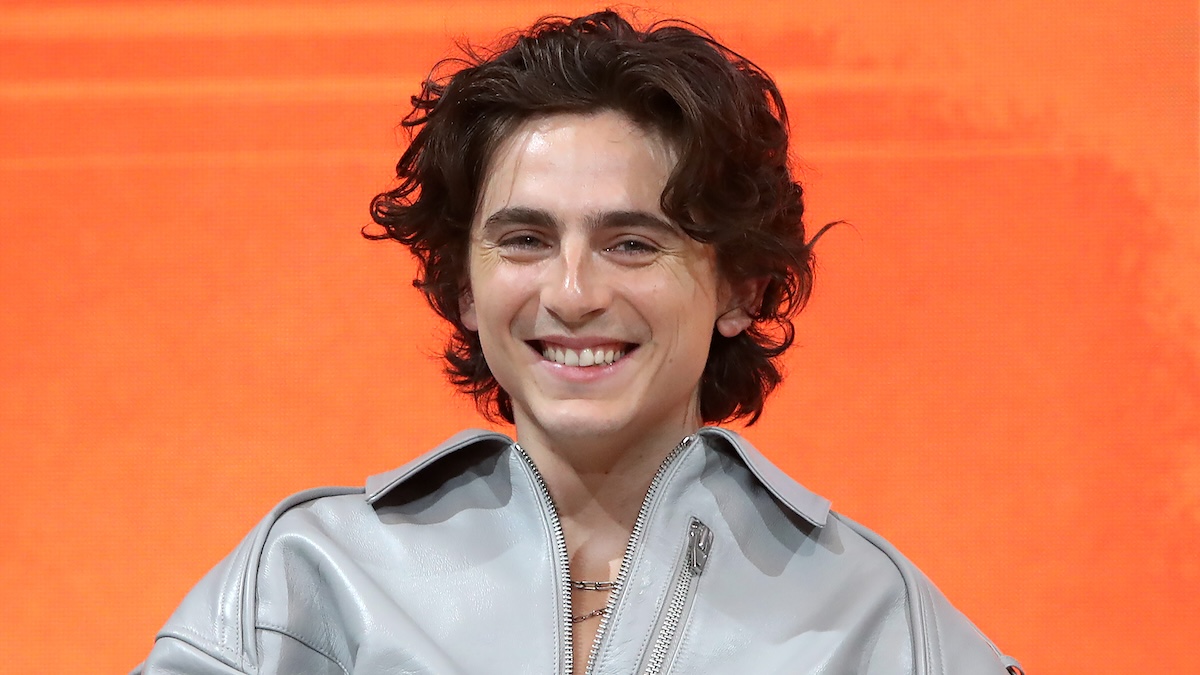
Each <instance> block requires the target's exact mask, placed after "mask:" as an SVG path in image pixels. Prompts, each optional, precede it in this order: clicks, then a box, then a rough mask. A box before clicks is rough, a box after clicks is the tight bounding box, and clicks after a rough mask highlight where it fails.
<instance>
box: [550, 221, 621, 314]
mask: <svg viewBox="0 0 1200 675" xmlns="http://www.w3.org/2000/svg"><path fill="white" fill-rule="evenodd" d="M549 262H550V264H549V265H548V266H547V269H546V274H545V276H544V279H543V283H542V293H541V298H542V307H544V308H545V309H546V311H547V312H549V313H550V314H551V315H552V316H553V317H555V318H556V319H557V320H558V321H560V322H561V323H562V324H564V325H567V326H578V325H580V324H583V323H587V322H588V321H589V320H591V319H593V318H595V317H596V316H597V315H599V314H602V313H603V312H604V310H605V309H606V308H607V307H608V305H609V302H610V301H611V299H612V289H611V287H610V285H609V284H608V281H607V280H606V278H605V274H604V270H603V268H602V263H601V262H600V261H599V260H597V259H596V257H595V256H594V255H593V252H592V251H591V249H590V246H588V245H587V244H586V242H583V241H578V240H575V239H573V238H568V239H564V240H563V241H562V242H561V244H560V247H559V250H558V254H557V255H555V256H554V258H552V259H551V260H550V261H549Z"/></svg>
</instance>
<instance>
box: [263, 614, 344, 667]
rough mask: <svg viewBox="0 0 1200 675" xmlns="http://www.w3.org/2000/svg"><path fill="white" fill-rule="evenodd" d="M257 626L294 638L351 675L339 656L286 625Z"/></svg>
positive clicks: (264, 624)
mask: <svg viewBox="0 0 1200 675" xmlns="http://www.w3.org/2000/svg"><path fill="white" fill-rule="evenodd" d="M255 628H257V629H259V630H262V631H267V632H270V633H275V634H277V635H282V636H284V637H286V638H290V639H292V640H294V641H295V642H296V643H298V644H300V645H303V646H304V647H306V648H308V649H309V650H311V651H313V652H315V653H317V654H318V655H320V656H322V657H324V658H325V660H327V661H329V662H330V663H332V664H334V665H336V666H337V667H338V668H341V669H342V672H343V673H346V675H349V673H350V670H349V669H348V668H346V664H344V663H342V662H341V661H339V660H338V659H337V658H335V657H333V656H331V655H329V654H327V653H326V652H325V651H324V650H322V649H319V648H318V647H317V646H316V645H313V644H311V643H310V642H309V641H308V640H305V639H304V638H302V637H300V636H299V635H296V634H295V633H293V632H291V631H289V630H288V629H287V627H286V626H277V625H274V624H269V623H260V624H257V625H256V626H255Z"/></svg>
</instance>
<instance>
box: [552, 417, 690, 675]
mask: <svg viewBox="0 0 1200 675" xmlns="http://www.w3.org/2000/svg"><path fill="white" fill-rule="evenodd" d="M694 438H695V436H693V435H688V436H684V437H683V440H681V441H679V445H676V446H675V448H674V449H673V450H671V452H670V453H669V454H668V455H667V457H666V459H664V460H663V462H662V464H660V465H658V471H656V472H655V473H654V478H653V479H651V480H650V487H649V488H648V489H647V490H646V498H645V499H643V500H642V507H641V510H639V511H638V516H637V520H635V521H634V523H633V531H631V532H630V533H629V543H628V544H626V546H625V555H623V556H622V557H621V567H620V568H619V569H618V570H617V580H616V589H615V591H614V592H613V593H610V594H609V595H608V603H607V604H606V605H605V606H604V614H603V615H601V617H600V625H599V626H598V627H597V628H596V637H595V639H594V640H592V648H591V651H590V652H589V653H588V660H587V668H586V669H585V670H584V673H585V675H587V674H590V673H591V672H592V665H593V663H594V662H595V660H596V656H597V654H598V653H599V651H600V645H601V644H602V642H603V639H604V633H605V631H606V629H607V628H608V623H609V619H611V618H612V615H613V612H614V611H615V610H616V606H617V600H618V599H619V597H618V596H619V595H620V592H621V590H622V589H623V588H625V581H626V579H627V578H628V577H629V569H630V568H631V567H632V566H633V558H634V554H635V553H636V552H637V549H638V546H639V545H640V544H641V541H642V534H643V532H644V531H645V529H646V521H647V520H648V519H649V516H650V506H651V504H653V503H654V498H655V497H656V496H657V495H658V492H659V490H660V488H661V487H662V482H663V478H664V477H665V476H666V474H667V471H668V469H670V468H671V467H672V466H673V465H674V464H675V460H677V459H678V458H679V457H680V455H682V454H683V451H684V449H685V448H687V447H688V445H689V444H690V443H691V441H692V439H694ZM696 522H699V521H696ZM702 525H703V524H702ZM704 529H705V530H707V529H708V528H707V527H705V528H704ZM709 536H710V540H711V532H710V533H709ZM705 560H707V555H706V556H705ZM701 569H703V563H702V564H701ZM567 595H568V597H569V596H570V591H569V589H568V593H567Z"/></svg>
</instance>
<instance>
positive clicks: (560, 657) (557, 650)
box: [508, 445, 587, 672]
mask: <svg viewBox="0 0 1200 675" xmlns="http://www.w3.org/2000/svg"><path fill="white" fill-rule="evenodd" d="M509 450H512V445H510V446H509ZM516 453H517V451H515V450H512V452H511V453H510V454H509V457H508V459H509V460H510V461H511V460H512V458H513V457H515V456H516ZM532 461H533V460H532V459H530V461H529V462H525V461H521V460H520V459H519V458H518V461H517V462H516V464H517V466H519V467H521V470H522V471H523V472H525V476H526V477H527V478H528V479H529V481H528V483H529V484H528V486H527V488H528V490H529V493H530V494H529V497H530V499H532V500H533V502H534V503H535V504H537V505H538V512H539V514H540V515H541V520H542V527H543V528H544V529H545V531H546V539H547V540H548V541H550V542H551V543H552V544H553V542H554V528H553V527H552V526H551V525H550V514H548V513H546V510H545V509H544V508H541V501H542V497H541V495H540V494H538V487H537V475H536V474H535V473H534V471H535V470H536V468H537V467H530V462H532ZM514 485H515V482H514ZM551 508H556V507H554V505H553V504H551ZM563 536H564V537H565V536H566V535H565V534H564V535H563ZM552 567H553V568H554V570H555V572H557V571H558V561H557V560H555V561H554V562H553V563H552ZM568 573H569V571H568ZM558 583H559V581H558V580H555V589H554V608H555V610H556V611H555V613H554V631H555V633H556V634H557V638H556V639H555V640H554V663H553V665H552V668H551V670H550V672H557V671H558V669H559V668H560V666H561V665H562V664H563V661H564V660H565V659H566V652H565V647H564V645H565V644H566V642H567V636H566V634H564V633H563V632H562V623H563V616H562V615H563V614H564V613H566V608H564V607H563V606H562V594H561V593H560V592H559V590H558V588H557V586H558ZM573 609H574V608H572V610H573ZM570 632H571V639H572V640H574V639H575V634H574V631H570ZM571 658H572V661H574V659H577V658H579V654H576V653H575V649H574V647H572V649H571ZM584 658H587V657H584ZM571 665H572V667H574V665H575V664H574V663H572V664H571Z"/></svg>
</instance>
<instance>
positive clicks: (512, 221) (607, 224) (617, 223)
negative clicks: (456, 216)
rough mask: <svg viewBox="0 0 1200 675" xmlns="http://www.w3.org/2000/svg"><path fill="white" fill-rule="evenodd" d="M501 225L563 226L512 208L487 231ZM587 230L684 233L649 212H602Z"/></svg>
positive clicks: (490, 221) (541, 213)
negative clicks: (642, 228)
mask: <svg viewBox="0 0 1200 675" xmlns="http://www.w3.org/2000/svg"><path fill="white" fill-rule="evenodd" d="M497 225H532V226H534V227H546V228H554V227H557V226H558V225H559V221H558V219H557V218H555V217H554V215H553V214H551V213H550V212H549V211H546V210H544V209H537V208H532V207H528V206H510V207H506V208H503V209H500V210H499V211H496V212H495V213H493V214H492V215H490V216H488V217H487V220H485V221H484V222H483V228H484V229H488V228H491V227H495V226H497ZM587 226H588V228H590V229H612V228H622V227H645V228H650V229H653V230H660V231H663V232H669V233H673V234H680V233H681V229H680V228H679V226H678V225H675V224H674V223H672V222H671V221H669V220H667V219H665V218H663V217H661V216H658V215H656V214H653V213H650V212H647V211H600V212H597V213H594V214H589V215H588V217H587Z"/></svg>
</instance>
